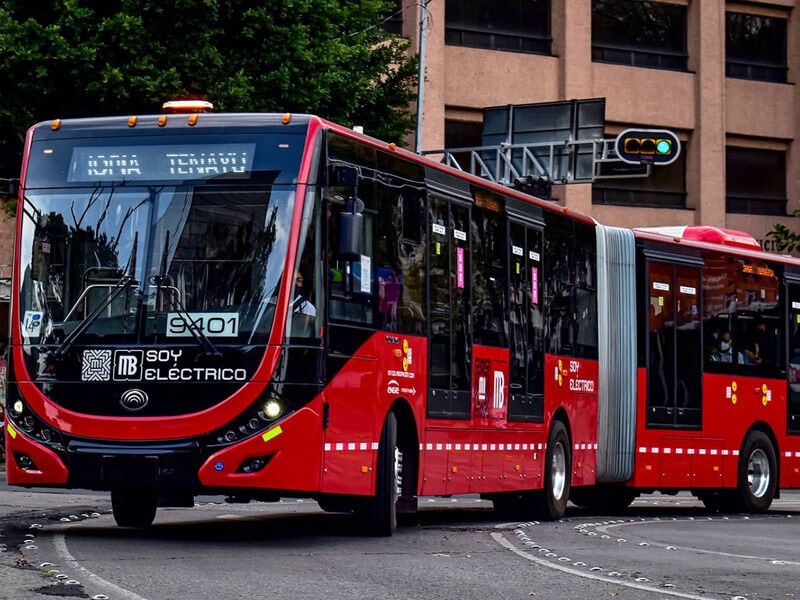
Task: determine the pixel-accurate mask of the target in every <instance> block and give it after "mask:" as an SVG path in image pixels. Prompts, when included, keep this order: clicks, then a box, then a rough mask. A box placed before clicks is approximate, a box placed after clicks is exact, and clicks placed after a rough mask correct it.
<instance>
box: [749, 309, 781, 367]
mask: <svg viewBox="0 0 800 600" xmlns="http://www.w3.org/2000/svg"><path fill="white" fill-rule="evenodd" d="M745 353H746V354H747V359H748V360H749V361H750V363H752V364H754V365H774V364H775V336H774V335H772V332H770V331H769V329H768V328H767V323H766V321H765V320H764V319H759V320H758V321H756V329H755V332H754V333H753V339H752V341H751V343H750V344H748V347H747V349H745Z"/></svg>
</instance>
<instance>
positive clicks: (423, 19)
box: [415, 0, 431, 154]
mask: <svg viewBox="0 0 800 600" xmlns="http://www.w3.org/2000/svg"><path fill="white" fill-rule="evenodd" d="M430 1H431V0H420V9H421V10H420V18H419V75H418V80H417V133H416V142H415V150H416V152H417V154H420V153H421V152H422V110H423V105H424V101H425V38H426V37H427V36H428V3H429V2H430Z"/></svg>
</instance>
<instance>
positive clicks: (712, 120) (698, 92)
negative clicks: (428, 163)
mask: <svg viewBox="0 0 800 600" xmlns="http://www.w3.org/2000/svg"><path fill="white" fill-rule="evenodd" d="M426 4H427V9H428V14H429V21H428V23H429V27H428V29H427V35H426V44H425V46H426V52H425V72H426V80H425V89H424V100H423V110H422V114H423V120H422V126H421V135H420V148H421V149H422V150H433V149H439V148H455V147H464V146H476V145H479V144H480V141H481V122H482V111H483V108H485V107H493V106H501V105H507V104H529V103H538V102H554V101H560V100H571V99H581V98H605V101H606V105H605V119H606V121H605V123H606V125H605V136H604V137H606V138H609V137H612V138H613V137H614V136H615V135H616V134H617V133H619V132H620V131H622V130H624V129H627V128H630V127H652V128H665V129H670V130H672V131H675V132H676V133H677V134H678V137H679V138H680V140H681V142H682V153H681V156H680V157H679V159H678V160H677V161H676V162H675V163H673V164H671V165H668V166H663V167H657V168H656V167H654V169H653V172H652V175H651V177H649V178H647V179H613V180H598V181H595V182H594V183H591V184H574V185H559V186H554V193H553V196H554V198H555V199H557V201H558V202H559V203H561V204H564V205H567V206H569V207H570V208H571V209H573V210H577V211H580V212H582V213H585V214H590V215H592V216H593V217H595V218H596V219H598V220H599V221H600V222H602V223H604V224H607V225H618V226H658V225H692V224H704V225H712V226H717V227H728V228H732V229H739V230H742V231H746V232H748V233H750V234H751V235H753V236H754V237H755V238H756V239H758V240H759V241H760V242H761V243H762V246H764V247H765V248H766V249H767V250H772V251H777V249H776V248H774V243H773V242H772V241H771V240H770V239H769V238H768V237H767V235H766V234H767V232H768V231H770V230H771V229H772V227H773V226H774V224H775V223H776V222H781V223H784V224H786V225H787V226H788V227H790V228H792V229H794V230H800V220H799V219H797V218H795V217H793V216H792V215H793V214H794V211H795V210H797V209H800V147H799V145H798V142H799V141H800V91H798V86H797V85H796V84H797V83H798V79H800V10H799V7H798V2H797V1H796V0H765V1H753V2H725V1H724V0H660V1H642V0H428V2H427V3H426ZM420 10H421V9H420V7H419V6H418V5H417V3H409V2H402V0H401V2H400V3H399V12H398V15H402V19H401V20H400V19H397V18H395V19H394V20H393V21H390V26H392V25H393V26H395V27H397V31H401V32H402V34H403V35H404V36H406V37H408V38H411V39H412V47H414V48H418V40H419V23H420Z"/></svg>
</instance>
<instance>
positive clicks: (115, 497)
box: [111, 488, 158, 529]
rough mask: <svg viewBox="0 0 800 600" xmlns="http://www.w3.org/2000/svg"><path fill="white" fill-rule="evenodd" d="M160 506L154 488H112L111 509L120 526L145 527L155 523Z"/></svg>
mask: <svg viewBox="0 0 800 600" xmlns="http://www.w3.org/2000/svg"><path fill="white" fill-rule="evenodd" d="M157 507H158V494H157V493H156V490H154V489H147V488H145V489H139V488H116V489H113V490H111V510H112V512H113V513H114V520H115V521H116V522H117V525H119V526H120V527H137V528H140V529H141V528H144V527H149V526H150V525H152V524H153V519H155V518H156V508H157Z"/></svg>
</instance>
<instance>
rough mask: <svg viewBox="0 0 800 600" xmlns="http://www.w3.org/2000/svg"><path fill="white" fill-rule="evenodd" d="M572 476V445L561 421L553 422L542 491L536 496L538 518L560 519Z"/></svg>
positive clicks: (564, 509)
mask: <svg viewBox="0 0 800 600" xmlns="http://www.w3.org/2000/svg"><path fill="white" fill-rule="evenodd" d="M571 476H572V445H571V444H570V440H569V434H567V428H566V427H565V426H564V423H562V422H561V421H553V425H552V427H551V428H550V435H549V436H548V438H547V452H546V454H545V465H544V490H542V493H541V494H537V502H536V503H537V505H538V507H537V508H538V510H537V513H539V516H540V517H541V518H542V519H548V520H553V519H560V518H561V517H563V516H564V512H565V511H566V509H567V501H568V500H569V493H570V481H571Z"/></svg>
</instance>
